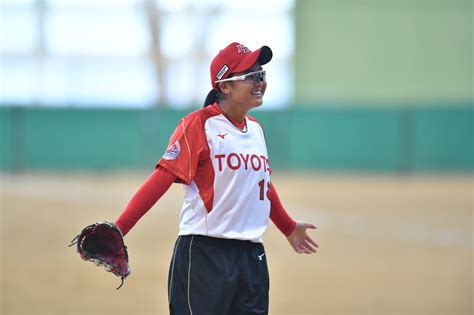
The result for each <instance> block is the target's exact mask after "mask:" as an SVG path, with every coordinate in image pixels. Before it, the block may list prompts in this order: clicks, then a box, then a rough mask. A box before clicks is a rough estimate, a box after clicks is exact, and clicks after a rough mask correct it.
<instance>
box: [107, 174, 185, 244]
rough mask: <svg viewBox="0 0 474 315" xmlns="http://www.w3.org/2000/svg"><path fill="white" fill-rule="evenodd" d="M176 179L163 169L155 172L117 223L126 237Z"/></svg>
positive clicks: (133, 198)
mask: <svg viewBox="0 0 474 315" xmlns="http://www.w3.org/2000/svg"><path fill="white" fill-rule="evenodd" d="M175 179H176V176H175V175H174V174H173V173H171V172H170V171H168V170H166V169H165V168H163V167H160V166H158V167H157V168H156V169H155V170H154V171H153V173H152V174H151V175H150V177H148V179H147V180H146V182H145V183H144V184H143V186H141V187H140V189H138V191H137V192H136V193H135V195H133V197H132V199H130V202H129V203H128V205H127V207H126V208H125V210H124V211H123V212H122V214H121V215H120V217H119V218H118V220H117V221H116V222H115V225H117V226H118V227H119V229H120V231H121V232H122V234H123V235H124V236H125V235H126V234H127V233H128V232H129V231H130V229H131V228H132V227H133V226H134V225H135V224H136V223H137V222H138V220H140V218H141V217H142V216H144V215H145V213H147V212H148V210H150V209H151V207H153V205H154V204H155V203H156V202H157V201H158V199H160V198H161V197H162V196H163V195H164V194H165V193H166V191H168V189H169V188H170V186H171V184H173V182H174V181H175Z"/></svg>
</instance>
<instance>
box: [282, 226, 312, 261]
mask: <svg viewBox="0 0 474 315" xmlns="http://www.w3.org/2000/svg"><path fill="white" fill-rule="evenodd" d="M306 229H316V226H314V225H313V224H310V223H306V222H296V228H295V230H294V231H293V233H291V234H290V235H288V236H287V237H286V238H287V239H288V242H290V245H291V247H293V249H294V250H295V252H297V253H298V254H312V253H316V248H318V247H319V246H318V244H316V242H315V241H313V239H312V238H311V237H309V235H308V234H307V233H306Z"/></svg>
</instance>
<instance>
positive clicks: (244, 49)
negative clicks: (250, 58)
mask: <svg viewBox="0 0 474 315" xmlns="http://www.w3.org/2000/svg"><path fill="white" fill-rule="evenodd" d="M235 48H237V53H238V54H246V53H249V52H250V49H248V48H247V47H245V46H244V45H242V44H238V45H236V46H235Z"/></svg>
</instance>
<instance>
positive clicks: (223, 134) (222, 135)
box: [217, 133, 227, 139]
mask: <svg viewBox="0 0 474 315" xmlns="http://www.w3.org/2000/svg"><path fill="white" fill-rule="evenodd" d="M217 136H218V137H221V138H222V139H224V137H225V136H227V134H226V133H221V134H218V135H217Z"/></svg>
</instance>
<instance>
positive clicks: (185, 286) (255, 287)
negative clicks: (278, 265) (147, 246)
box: [168, 235, 269, 315]
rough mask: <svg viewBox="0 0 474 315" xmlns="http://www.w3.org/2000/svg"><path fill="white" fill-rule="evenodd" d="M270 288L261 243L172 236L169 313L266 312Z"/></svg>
mask: <svg viewBox="0 0 474 315" xmlns="http://www.w3.org/2000/svg"><path fill="white" fill-rule="evenodd" d="M268 291H269V279H268V268H267V260H266V257H265V251H264V247H263V245H262V244H260V243H252V242H249V241H240V240H228V239H220V238H212V237H206V236H200V235H186V236H180V237H179V238H178V240H177V241H176V244H175V248H174V252H173V257H172V259H171V265H170V271H169V276H168V300H169V306H170V314H172V315H185V314H186V315H187V314H193V315H241V314H242V315H243V314H249V315H250V314H268Z"/></svg>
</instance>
